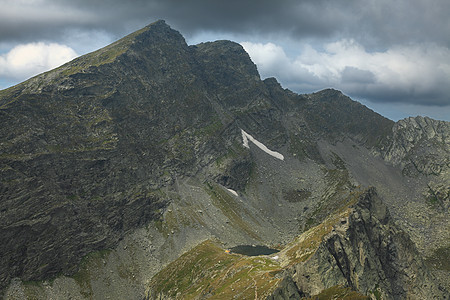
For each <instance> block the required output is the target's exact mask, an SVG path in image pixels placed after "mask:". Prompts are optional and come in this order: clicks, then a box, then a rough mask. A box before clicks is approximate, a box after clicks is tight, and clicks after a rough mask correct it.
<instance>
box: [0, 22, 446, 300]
mask: <svg viewBox="0 0 450 300" xmlns="http://www.w3.org/2000/svg"><path fill="white" fill-rule="evenodd" d="M124 49H125V50H124ZM116 54H117V55H116ZM102 55H103V56H102ZM97 63H100V64H97ZM0 115H1V118H0V122H1V126H0V128H1V129H0V141H1V142H0V172H1V173H0V174H1V176H0V178H1V184H0V191H1V199H0V200H1V201H0V205H1V207H0V211H1V215H2V218H1V223H0V231H1V233H2V234H1V235H0V236H2V239H1V243H0V250H1V252H2V253H4V254H5V255H4V257H5V259H4V260H2V263H1V265H0V268H1V269H2V270H7V271H6V272H2V276H1V278H0V288H2V289H4V288H5V287H6V286H7V285H8V283H9V282H10V280H11V279H13V278H16V277H19V278H21V280H23V281H30V280H44V281H45V280H47V279H49V278H54V277H57V278H60V276H58V275H61V274H62V275H63V276H62V279H61V281H59V280H58V282H61V284H62V286H65V287H66V288H67V289H68V286H69V287H70V289H68V291H69V290H73V291H79V292H74V293H75V294H71V295H72V296H73V297H75V298H86V297H87V298H89V297H94V296H95V297H97V298H98V297H100V298H101V297H103V296H104V295H103V294H102V293H105V294H108V293H111V292H112V291H114V292H116V293H117V295H121V293H130V295H140V296H143V292H144V289H145V287H144V284H143V283H144V282H146V281H147V280H149V278H151V277H152V276H153V275H154V271H153V270H152V271H150V270H146V269H143V268H141V267H140V266H139V265H143V266H148V268H147V269H157V268H161V266H162V265H164V264H166V263H168V262H170V261H171V260H174V259H175V258H176V257H177V255H180V254H181V253H183V252H184V251H185V250H186V248H190V247H192V246H195V244H197V243H200V242H201V241H203V240H204V239H205V238H211V237H215V238H218V239H219V240H221V241H222V242H224V243H226V244H230V245H232V244H238V243H250V244H252V243H257V242H259V243H261V242H262V243H274V244H276V243H280V244H285V243H287V242H289V241H290V240H292V239H293V238H294V237H295V236H297V235H298V234H301V233H302V232H303V231H305V230H307V229H309V228H311V227H313V226H316V225H318V224H320V223H321V222H322V221H324V220H325V219H326V216H327V215H328V214H329V213H331V212H333V211H334V210H335V209H336V207H339V205H341V203H343V202H345V201H347V200H346V199H347V198H348V197H349V195H350V194H351V193H352V192H354V191H357V190H358V189H360V187H361V186H370V185H377V190H378V191H379V193H380V195H381V196H382V198H384V199H385V201H386V202H387V204H388V205H390V206H391V207H390V208H392V211H393V215H395V216H396V217H397V220H400V221H403V220H407V223H408V222H413V224H416V223H414V222H419V221H420V222H421V220H415V219H413V220H411V216H408V215H405V214H404V213H403V212H402V211H401V210H399V209H397V208H396V206H397V205H398V203H399V202H402V201H407V202H408V203H409V204H410V205H411V209H412V210H414V212H415V213H416V210H417V208H418V207H419V208H422V206H423V205H425V204H426V203H425V201H426V200H425V199H423V198H422V195H421V193H423V192H424V190H423V189H426V190H429V189H428V187H429V186H431V187H433V189H432V191H433V193H434V194H436V191H439V192H440V193H441V194H442V195H443V196H442V197H441V198H439V199H440V200H439V201H441V202H442V203H447V202H445V201H448V193H447V194H445V191H446V189H448V184H446V183H445V178H446V177H445V176H446V175H445V174H448V171H446V170H448V169H442V170H443V172H442V174H443V175H441V173H440V174H416V175H417V176H416V175H414V176H416V177H411V174H409V173H408V174H409V175H408V174H406V175H405V174H404V175H401V172H402V171H401V169H398V168H397V167H392V166H391V165H390V164H392V162H386V161H385V160H383V159H382V158H386V157H388V155H387V154H384V153H390V154H389V155H391V156H393V157H398V155H397V156H396V154H395V153H396V152H398V150H396V149H397V146H392V147H390V146H391V145H395V142H396V141H398V142H399V143H398V144H399V145H401V144H402V143H403V140H405V139H403V138H402V137H401V135H399V134H397V135H396V133H395V130H396V129H395V128H398V127H399V125H395V124H394V122H392V121H390V120H387V119H386V118H384V117H382V116H380V115H378V114H376V113H374V112H373V111H371V110H369V109H368V108H366V107H364V106H362V105H361V104H359V103H357V102H355V101H353V100H351V99H350V98H348V97H346V96H344V95H343V94H342V93H341V92H339V91H336V90H331V89H329V90H324V91H321V92H317V93H314V94H311V95H297V94H295V93H292V92H291V91H288V90H285V89H283V88H282V87H281V85H280V84H279V83H278V82H277V81H276V79H271V78H269V79H265V80H261V79H260V77H259V74H258V71H257V68H256V66H255V64H254V63H253V62H252V61H251V60H250V57H249V55H248V54H247V53H246V52H245V51H244V49H243V48H242V46H240V45H239V44H237V43H234V42H230V41H218V42H208V43H202V44H199V45H193V46H188V45H187V44H186V42H185V41H184V38H183V37H182V36H181V34H180V33H178V32H177V31H175V30H173V29H171V28H170V27H169V26H168V25H167V24H165V22H163V21H158V22H155V23H153V24H151V25H149V26H147V27H145V28H144V29H142V30H141V31H138V32H136V33H133V34H131V35H129V36H127V37H125V38H124V39H122V40H119V41H118V42H116V43H113V44H112V45H110V46H107V47H105V48H103V49H100V50H98V51H96V52H94V53H91V54H88V55H85V56H82V57H79V58H77V59H75V60H73V61H72V62H69V63H67V64H65V65H63V66H62V67H60V68H57V69H56V70H53V71H49V72H47V73H44V74H42V75H38V76H36V77H34V78H32V79H30V80H28V81H26V82H24V83H21V84H19V85H17V86H14V87H12V88H9V89H7V90H3V91H0ZM397 124H398V123H397ZM408 124H409V123H408ZM408 124H406V125H405V126H406V127H408V126H410V125H408ZM442 124H443V125H442V126H441V127H442V128H443V129H442V130H443V131H444V132H448V122H447V123H445V122H444V123H442ZM242 130H244V131H245V132H247V133H248V134H250V135H251V136H253V137H254V138H255V139H257V140H258V141H259V142H261V143H262V144H264V145H265V146H266V147H267V148H269V149H271V150H273V151H276V152H279V153H281V154H282V155H283V156H284V158H285V161H283V162H281V161H277V160H276V159H275V158H271V157H270V156H269V155H268V154H267V153H265V152H264V151H262V150H261V149H260V148H257V147H254V145H252V144H251V143H250V145H249V149H247V148H245V147H243V146H242V143H243V140H242V133H241V131H242ZM392 130H394V133H392ZM399 130H400V129H399ZM399 130H397V131H396V132H399ZM398 136H400V137H398ZM430 138H431V139H432V138H434V136H433V137H431V136H430ZM427 139H428V137H426V138H425V139H419V140H417V141H416V140H413V141H411V142H412V144H417V143H419V141H425V144H424V145H426V143H427V142H426V141H427ZM444 140H445V139H444ZM406 141H408V139H406ZM445 141H446V140H445ZM421 143H422V142H420V143H419V144H418V148H417V149H418V150H420V149H426V148H424V146H423V145H422V144H421ZM447 146H448V144H447ZM385 149H388V152H383V151H386V150H385ZM400 149H401V147H400ZM411 149H414V147H412V148H411ZM417 149H416V150H417ZM436 149H437V150H436V151H434V152H433V153H432V154H433V155H431V156H430V155H425V156H423V157H424V159H422V160H423V162H424V163H425V165H427V162H431V164H433V162H434V161H441V160H442V159H441V158H442V157H444V158H445V157H446V155H447V154H448V152H449V150H448V147H447V148H445V147H443V148H442V149H441V148H436ZM389 151H390V152H389ZM424 151H425V152H424V153H425V154H426V153H428V152H427V151H428V150H424ZM419 152H420V151H419ZM374 154H375V155H374ZM400 155H403V154H401V153H400ZM447 157H448V156H447ZM387 161H389V159H387ZM402 176H406V177H402ZM408 176H409V177H408ZM410 180H414V181H417V182H414V183H409V181H410ZM435 183H436V184H435ZM447 183H448V181H447ZM435 186H439V189H437V188H434V187H435ZM227 189H231V190H233V191H234V192H235V193H236V194H237V196H236V195H235V194H234V193H231V194H230V192H229V190H228V191H227ZM430 189H431V188H430ZM441 194H439V195H441ZM397 198H398V200H397ZM445 199H447V200H445ZM423 210H424V211H426V212H427V213H429V214H435V215H436V216H437V217H436V220H435V221H433V222H432V224H431V225H429V226H430V227H425V228H424V229H422V231H420V232H419V234H416V235H412V238H414V242H416V243H417V242H421V241H422V240H423V239H424V237H423V236H425V234H424V232H427V231H429V230H431V229H433V228H438V227H439V226H440V227H441V229H439V230H436V233H432V234H429V237H428V238H430V239H431V240H430V241H429V243H428V244H430V245H433V246H436V245H440V246H442V245H444V246H445V239H446V237H448V232H447V231H446V230H447V227H448V226H447V227H445V226H441V225H442V224H443V223H444V224H445V217H443V212H442V211H440V210H439V209H438V208H435V207H425V208H424V209H423ZM414 216H415V214H414ZM421 224H422V223H419V225H420V226H423V225H421ZM420 226H419V229H420V228H421V227H420ZM145 228H146V229H145ZM407 229H408V228H407ZM413 229H414V228H413V226H409V231H408V232H409V233H410V234H411V233H414V231H413ZM146 230H147V231H146ZM37 233H39V235H36V234H37ZM133 239H136V240H137V241H139V243H143V244H150V245H152V246H151V247H152V249H154V250H153V251H150V252H148V251H147V252H145V251H144V252H143V251H142V250H136V249H135V248H136V247H135V246H133V244H132V243H131V241H133ZM427 242H428V241H427ZM426 244H427V243H422V244H419V246H420V247H419V248H420V249H422V251H423V253H429V251H431V250H433V249H429V248H427V245H426ZM125 246H126V247H127V248H126V249H123V248H124V247H125ZM120 247H122V248H120ZM104 249H112V252H113V253H115V254H114V255H116V256H118V257H121V259H122V260H120V259H119V260H118V262H116V263H117V264H118V265H117V266H116V265H114V263H112V262H111V264H113V266H115V267H114V268H113V267H111V268H113V269H103V267H97V268H98V270H99V272H100V273H99V274H96V277H99V278H104V280H105V281H106V282H111V280H113V279H114V280H116V282H121V285H122V286H123V287H124V288H123V291H118V290H117V289H112V288H111V289H112V290H111V291H107V290H105V288H104V287H102V286H101V285H95V284H97V283H95V279H94V275H93V274H94V273H90V272H87V271H86V270H84V269H83V268H81V269H80V261H81V259H82V257H86V255H88V254H89V253H92V252H93V251H100V250H104ZM127 249H134V250H133V251H135V252H133V253H134V255H135V256H137V257H140V258H141V259H142V261H140V262H139V263H138V264H137V265H136V263H135V262H133V261H132V260H130V259H129V258H124V257H128V256H129V255H131V254H130V253H131V252H128V251H131V250H127ZM143 249H148V247H147V246H146V247H144V248H143ZM155 249H159V250H158V251H160V252H161V253H165V252H167V249H170V250H171V252H172V254H161V253H159V252H158V251H156V250H155ZM113 257H114V256H113ZM110 261H114V259H113V258H110V259H109V260H107V262H106V260H105V265H106V266H109V262H110ZM121 264H125V265H126V266H127V268H128V269H126V270H127V271H126V272H125V271H123V272H125V274H131V273H133V274H136V275H138V274H140V275H139V276H140V279H139V280H140V281H139V282H140V284H137V283H136V282H135V280H136V279H134V277H131V276H128V275H127V276H125V275H124V273H123V272H122V273H120V272H119V275H120V274H122V275H123V276H119V277H117V276H116V273H117V272H116V270H117V269H120V268H119V266H120V265H121ZM100 265H101V264H100ZM155 266H156V267H155ZM108 268H109V267H108ZM102 270H104V271H102ZM110 270H111V271H112V270H114V271H112V274H113V275H108V274H109V271H110ZM121 270H122V269H121ZM130 270H132V271H130ZM136 270H139V272H138V271H136ZM81 271H83V272H84V273H82V274H86V273H87V274H91V275H89V276H87V275H86V276H87V277H86V276H84V277H83V276H81V278H80V275H79V274H80V272H81ZM95 272H96V271H95ZM130 272H131V273H130ZM77 274H78V275H77ZM70 276H73V277H74V278H78V281H75V283H74V281H73V280H71V279H70V278H71V277H70ZM91 276H92V277H91ZM133 276H134V275H133ZM19 286H20V284H19ZM57 286H58V285H57ZM25 290H27V289H25ZM125 291H126V292H125ZM37 293H38V294H40V295H45V293H44V294H42V292H37ZM77 293H79V294H77ZM74 295H76V296H74ZM86 295H88V296H86ZM89 295H90V296H89ZM92 295H94V296H92ZM109 295H111V294H109ZM122 295H123V294H122ZM95 297H94V298H95Z"/></svg>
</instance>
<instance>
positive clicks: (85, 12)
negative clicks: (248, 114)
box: [0, 0, 450, 121]
mask: <svg viewBox="0 0 450 300" xmlns="http://www.w3.org/2000/svg"><path fill="white" fill-rule="evenodd" d="M449 16H450V1H449V0H303V1H302V0H278V1H273V0H251V1H245V0H227V1H224V0H191V1H185V0H128V1H124V0H104V1H101V0H0V89H3V88H6V87H8V86H11V85H13V84H16V83H18V82H21V81H23V80H25V79H27V78H29V77H31V76H33V75H36V74H39V73H41V72H44V71H47V70H49V69H51V68H54V67H57V66H59V65H61V64H63V63H65V62H67V61H69V60H71V59H73V58H74V57H76V56H79V55H82V54H85V53H88V52H91V51H93V50H96V49H98V48H100V47H103V46H106V45H107V44H109V43H111V42H113V41H114V40H117V39H119V38H120V37H122V36H124V35H126V34H128V33H131V32H133V31H135V30H137V29H140V28H142V27H144V26H145V25H147V24H149V23H151V22H154V21H156V20H158V19H164V20H166V22H167V23H168V24H169V25H170V26H172V28H174V29H176V30H178V31H180V32H181V34H183V36H185V38H186V40H187V42H188V43H189V44H196V43H199V42H202V41H212V40H218V39H230V40H234V41H236V42H239V43H241V44H242V45H243V47H244V48H245V49H246V50H247V52H248V53H249V54H250V56H251V58H252V59H253V61H254V62H255V63H256V65H257V66H258V69H259V72H260V74H261V77H262V78H266V77H272V76H273V77H276V78H277V79H278V80H279V81H280V82H281V84H282V85H283V86H284V87H285V88H289V89H291V90H293V91H295V92H298V93H309V92H314V91H318V90H321V89H324V88H329V87H332V88H336V89H339V90H341V91H343V92H344V93H345V94H347V95H349V96H351V97H352V98H353V99H355V100H358V101H360V102H362V103H363V104H365V105H367V106H369V107H370V108H372V109H374V110H375V111H377V112H380V113H381V114H383V115H384V116H386V117H388V118H390V119H393V120H398V119H401V118H404V117H407V116H416V115H427V116H430V117H433V118H436V119H441V120H448V121H449V120H450V96H449V95H450V17H449Z"/></svg>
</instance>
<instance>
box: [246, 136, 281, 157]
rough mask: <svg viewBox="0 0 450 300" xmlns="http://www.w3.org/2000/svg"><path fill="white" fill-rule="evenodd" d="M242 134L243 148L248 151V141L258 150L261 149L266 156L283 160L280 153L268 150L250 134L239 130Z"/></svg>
mask: <svg viewBox="0 0 450 300" xmlns="http://www.w3.org/2000/svg"><path fill="white" fill-rule="evenodd" d="M241 132H242V145H243V146H244V147H245V148H248V149H250V146H249V145H248V140H250V141H252V142H253V144H255V145H256V146H257V147H258V148H259V149H261V150H262V151H264V152H266V153H267V154H269V155H271V156H273V157H275V158H278V159H280V160H284V156H283V154H281V153H278V152H275V151H272V150H270V149H269V148H267V147H266V145H264V144H263V143H261V142H259V141H258V140H256V139H255V138H254V137H252V136H251V135H250V134H248V133H247V132H245V131H244V130H242V129H241Z"/></svg>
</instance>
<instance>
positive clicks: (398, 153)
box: [383, 116, 450, 175]
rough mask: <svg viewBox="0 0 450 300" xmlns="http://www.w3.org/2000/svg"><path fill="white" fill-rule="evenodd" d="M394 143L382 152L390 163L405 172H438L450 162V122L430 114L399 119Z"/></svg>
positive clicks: (447, 166)
mask: <svg viewBox="0 0 450 300" xmlns="http://www.w3.org/2000/svg"><path fill="white" fill-rule="evenodd" d="M392 133H393V134H392V137H391V143H390V145H389V147H387V149H385V150H384V151H383V157H384V159H386V160H387V161H389V162H392V163H393V164H396V165H401V167H402V168H403V169H404V172H408V173H413V172H418V173H421V174H425V175H431V174H433V175H439V174H442V173H444V172H448V169H449V165H450V159H449V157H450V125H449V123H448V122H444V121H437V120H433V119H430V118H428V117H425V118H424V117H420V116H419V117H415V118H412V117H410V118H408V119H404V120H400V121H398V122H397V123H396V124H395V125H394V127H393V128H392Z"/></svg>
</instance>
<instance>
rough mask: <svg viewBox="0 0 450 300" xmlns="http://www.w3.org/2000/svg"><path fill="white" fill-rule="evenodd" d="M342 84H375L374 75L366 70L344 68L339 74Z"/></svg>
mask: <svg viewBox="0 0 450 300" xmlns="http://www.w3.org/2000/svg"><path fill="white" fill-rule="evenodd" d="M341 81H342V83H344V84H345V83H358V84H370V83H375V75H374V74H373V73H372V72H370V71H368V70H361V69H358V68H355V67H348V66H347V67H345V68H344V70H343V71H342V73H341Z"/></svg>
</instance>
